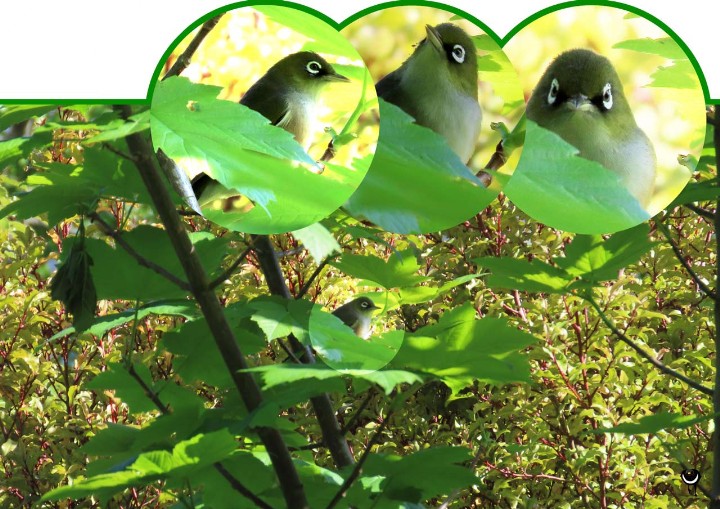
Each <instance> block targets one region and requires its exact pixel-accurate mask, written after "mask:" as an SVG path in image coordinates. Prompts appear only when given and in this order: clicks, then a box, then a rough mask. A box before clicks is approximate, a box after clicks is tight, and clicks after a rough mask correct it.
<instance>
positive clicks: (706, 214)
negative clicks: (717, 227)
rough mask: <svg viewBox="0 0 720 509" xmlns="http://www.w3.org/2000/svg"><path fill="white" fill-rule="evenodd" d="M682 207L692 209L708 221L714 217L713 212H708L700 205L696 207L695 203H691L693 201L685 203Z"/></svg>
mask: <svg viewBox="0 0 720 509" xmlns="http://www.w3.org/2000/svg"><path fill="white" fill-rule="evenodd" d="M683 207H686V208H688V209H690V210H692V211H693V212H695V213H696V214H697V215H698V216H700V217H704V218H705V219H709V220H710V221H712V220H713V219H715V214H714V213H713V212H710V211H709V210H705V209H704V208H702V207H698V206H697V205H695V204H693V203H685V204H684V205H683Z"/></svg>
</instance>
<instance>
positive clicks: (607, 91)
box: [602, 83, 613, 110]
mask: <svg viewBox="0 0 720 509" xmlns="http://www.w3.org/2000/svg"><path fill="white" fill-rule="evenodd" d="M602 99H603V106H604V107H605V109H606V110H609V109H610V108H612V106H613V98H612V85H610V83H605V86H604V87H603V95H602Z"/></svg>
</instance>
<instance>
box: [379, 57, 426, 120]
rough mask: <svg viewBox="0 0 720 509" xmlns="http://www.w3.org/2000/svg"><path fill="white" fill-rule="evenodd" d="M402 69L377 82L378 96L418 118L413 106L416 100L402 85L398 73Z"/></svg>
mask: <svg viewBox="0 0 720 509" xmlns="http://www.w3.org/2000/svg"><path fill="white" fill-rule="evenodd" d="M400 69H402V67H401V68H400ZM400 69H398V70H395V71H393V72H391V73H390V74H388V75H387V76H385V77H384V78H383V79H381V80H380V81H378V82H377V83H376V84H375V90H376V91H377V96H378V97H381V98H382V99H384V100H385V101H387V102H389V103H392V104H394V105H395V106H397V107H399V108H400V109H402V110H403V111H404V112H405V113H407V114H408V115H410V116H411V117H413V118H417V112H416V111H414V108H413V105H414V103H415V101H413V100H412V98H411V97H409V96H408V94H407V92H406V90H405V88H404V87H402V86H400V74H399V73H398V71H399V70H400Z"/></svg>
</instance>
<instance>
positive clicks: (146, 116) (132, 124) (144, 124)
mask: <svg viewBox="0 0 720 509" xmlns="http://www.w3.org/2000/svg"><path fill="white" fill-rule="evenodd" d="M98 127H101V126H98ZM148 129H150V110H145V111H143V112H142V113H138V114H137V115H133V116H132V117H130V118H129V119H128V120H127V121H125V120H118V121H117V122H116V123H112V124H109V125H108V126H104V128H103V129H102V130H101V132H99V133H98V134H95V135H93V136H90V137H88V138H86V139H85V140H84V143H85V144H93V143H101V142H107V141H114V140H119V139H122V138H125V137H127V136H130V135H131V134H135V133H141V132H143V131H146V130H148Z"/></svg>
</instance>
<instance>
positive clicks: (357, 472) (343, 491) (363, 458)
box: [326, 410, 393, 509]
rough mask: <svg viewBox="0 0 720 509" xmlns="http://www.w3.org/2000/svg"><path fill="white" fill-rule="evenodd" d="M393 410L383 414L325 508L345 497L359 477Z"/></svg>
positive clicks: (327, 508)
mask: <svg viewBox="0 0 720 509" xmlns="http://www.w3.org/2000/svg"><path fill="white" fill-rule="evenodd" d="M392 414H393V411H392V410H390V411H389V412H388V413H387V415H385V419H383V422H381V423H380V426H378V428H377V430H375V434H374V435H373V436H372V438H371V439H370V441H369V442H368V444H367V446H366V447H365V450H364V451H363V453H362V456H360V459H359V460H358V461H357V463H355V466H354V467H353V469H352V472H350V475H349V476H348V477H347V479H345V482H343V483H342V486H340V489H339V490H338V492H337V493H335V496H334V497H333V499H332V500H331V501H330V503H329V504H328V505H327V507H326V509H332V508H333V507H335V506H336V505H337V504H338V502H340V500H342V499H343V498H344V497H345V494H346V493H347V492H348V490H349V489H350V487H351V486H352V485H353V483H354V482H355V480H356V479H357V478H358V477H360V472H361V471H362V467H363V465H364V464H365V461H367V459H368V457H369V456H370V450H371V449H372V448H373V446H374V445H375V444H377V443H378V442H379V441H380V437H381V435H382V432H383V431H385V428H386V427H387V425H388V422H389V421H390V417H391V416H392Z"/></svg>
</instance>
